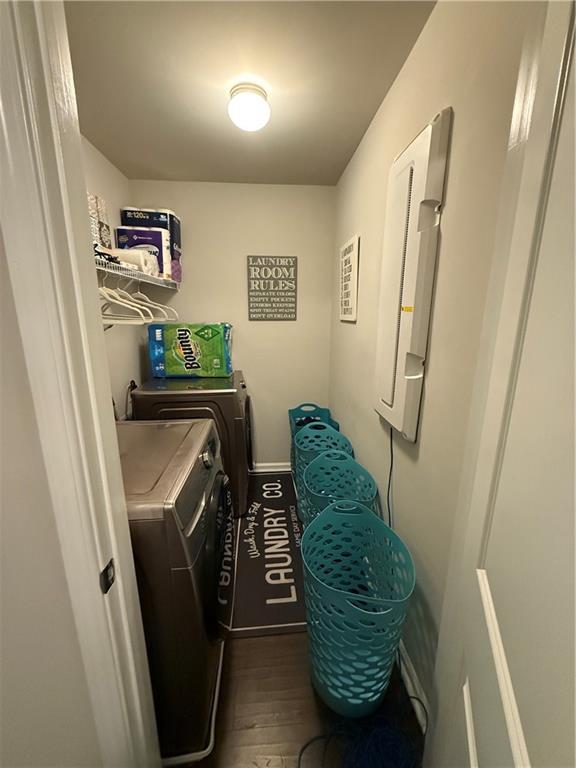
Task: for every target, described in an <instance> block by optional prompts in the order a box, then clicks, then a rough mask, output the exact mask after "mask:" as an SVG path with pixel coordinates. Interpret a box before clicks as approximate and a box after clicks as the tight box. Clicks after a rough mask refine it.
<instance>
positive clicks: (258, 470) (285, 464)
mask: <svg viewBox="0 0 576 768" xmlns="http://www.w3.org/2000/svg"><path fill="white" fill-rule="evenodd" d="M290 469H291V467H290V462H289V461H278V462H270V463H266V462H258V463H255V464H254V469H253V470H252V472H253V473H254V474H262V473H263V472H290Z"/></svg>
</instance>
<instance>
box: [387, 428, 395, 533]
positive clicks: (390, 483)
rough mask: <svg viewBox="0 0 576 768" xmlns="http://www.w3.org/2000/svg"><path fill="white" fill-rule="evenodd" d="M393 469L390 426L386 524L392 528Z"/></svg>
mask: <svg viewBox="0 0 576 768" xmlns="http://www.w3.org/2000/svg"><path fill="white" fill-rule="evenodd" d="M393 469H394V438H393V429H392V427H390V470H389V471H388V490H387V492H386V503H387V506H388V525H389V526H390V528H394V525H393V521H392V470H393Z"/></svg>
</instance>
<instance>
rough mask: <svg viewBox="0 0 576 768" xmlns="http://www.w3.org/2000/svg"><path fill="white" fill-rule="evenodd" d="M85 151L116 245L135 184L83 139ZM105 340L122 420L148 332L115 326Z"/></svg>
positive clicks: (90, 184) (91, 188) (142, 371)
mask: <svg viewBox="0 0 576 768" xmlns="http://www.w3.org/2000/svg"><path fill="white" fill-rule="evenodd" d="M82 150H83V154H84V172H85V175H86V188H87V191H88V192H90V193H92V194H95V195H99V196H100V197H103V198H104V200H106V204H107V208H108V220H109V222H110V230H111V232H112V241H113V242H114V229H115V227H117V226H119V224H120V208H122V207H123V206H125V205H132V200H131V198H130V195H131V186H130V184H131V182H130V181H129V180H128V179H127V178H126V176H124V174H123V173H121V172H120V171H119V170H118V169H117V168H116V166H114V165H112V163H111V162H110V161H109V160H108V159H107V158H106V157H104V155H103V154H102V153H101V152H100V151H99V150H97V149H96V147H94V146H93V145H92V144H91V143H90V142H89V141H88V140H87V139H85V138H83V139H82ZM86 226H88V221H87V222H86ZM92 257H93V254H91V253H87V254H86V258H87V259H91V258H92ZM163 295H164V294H163ZM104 338H105V340H106V351H107V353H108V365H109V369H110V383H111V386H112V396H113V398H114V401H115V403H116V410H117V413H118V415H119V416H120V417H121V418H122V417H123V416H124V415H125V413H126V389H127V386H128V383H129V381H130V379H135V380H136V382H139V381H141V380H142V377H143V376H145V375H146V365H145V347H144V343H145V338H146V332H145V330H144V329H143V328H142V327H140V326H130V325H126V326H114V327H113V328H110V329H109V330H107V331H106V333H105V336H104Z"/></svg>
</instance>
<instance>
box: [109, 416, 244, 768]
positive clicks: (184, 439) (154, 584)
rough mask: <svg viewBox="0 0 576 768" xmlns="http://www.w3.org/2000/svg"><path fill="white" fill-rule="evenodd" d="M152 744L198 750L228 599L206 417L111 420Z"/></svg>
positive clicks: (224, 498)
mask: <svg viewBox="0 0 576 768" xmlns="http://www.w3.org/2000/svg"><path fill="white" fill-rule="evenodd" d="M117 432H118V443H119V448H120V458H121V464H122V475H123V479H124V489H125V493H126V502H127V509H128V520H129V526H130V537H131V540H132V549H133V553H134V562H135V566H136V578H137V582H138V593H139V597H140V606H141V610H142V620H143V624H144V634H145V638H146V648H147V652H148V663H149V667H150V678H151V682H152V692H153V697H154V707H155V712H156V723H157V727H158V736H159V741H160V751H161V755H162V759H163V764H164V765H165V766H174V765H180V766H183V765H188V764H189V763H190V764H191V763H193V762H195V761H197V760H200V759H203V758H204V757H206V756H207V755H208V754H209V753H210V751H211V750H212V747H213V745H214V727H215V719H216V710H217V705H218V693H219V688H220V678H221V672H222V655H223V652H224V640H225V636H226V633H227V632H228V631H229V629H230V626H231V620H232V611H233V601H234V551H233V547H234V536H233V528H234V521H233V518H232V504H231V498H230V485H229V481H228V477H227V475H226V474H225V472H224V469H223V467H222V462H221V456H220V440H219V437H218V433H217V431H216V428H215V425H214V422H213V421H212V420H198V421H175V422H171V421H141V422H138V421H123V422H118V423H117Z"/></svg>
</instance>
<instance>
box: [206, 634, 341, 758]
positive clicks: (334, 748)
mask: <svg viewBox="0 0 576 768" xmlns="http://www.w3.org/2000/svg"><path fill="white" fill-rule="evenodd" d="M307 642H308V641H307V635H306V633H305V632H302V633H297V634H290V635H275V636H272V637H254V638H242V639H234V640H231V641H229V642H228V643H227V649H226V658H225V662H224V664H225V666H224V676H223V681H222V689H221V692H220V707H219V713H218V723H217V729H216V747H215V749H214V752H213V753H212V755H210V757H208V758H207V759H206V760H204V761H202V762H201V763H198V765H199V766H201V768H296V766H297V763H298V753H299V752H300V749H301V747H302V746H303V745H304V744H305V743H306V742H307V741H308V740H309V739H311V738H313V737H314V736H318V735H319V734H322V733H325V732H326V731H327V729H328V728H329V726H330V723H331V722H332V721H333V719H334V717H335V716H333V715H332V714H331V713H330V711H329V710H328V709H327V708H326V707H325V706H324V705H323V704H322V703H321V702H320V701H319V700H318V699H317V698H316V696H315V694H314V692H313V690H312V686H311V684H310V677H309V671H308V649H307ZM323 750H324V745H323V744H322V743H317V744H313V745H311V746H310V748H309V749H307V750H306V754H305V756H304V758H303V763H302V765H303V768H304V767H306V768H311V766H316V767H317V766H319V765H320V764H321V762H322V756H323ZM339 765H340V756H339V754H338V745H336V744H332V745H331V746H330V749H329V750H328V753H327V755H326V759H325V761H324V766H325V768H337V766H339Z"/></svg>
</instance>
